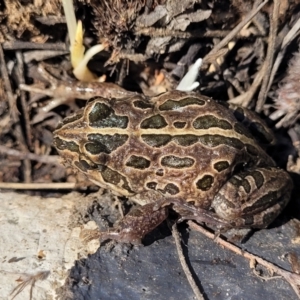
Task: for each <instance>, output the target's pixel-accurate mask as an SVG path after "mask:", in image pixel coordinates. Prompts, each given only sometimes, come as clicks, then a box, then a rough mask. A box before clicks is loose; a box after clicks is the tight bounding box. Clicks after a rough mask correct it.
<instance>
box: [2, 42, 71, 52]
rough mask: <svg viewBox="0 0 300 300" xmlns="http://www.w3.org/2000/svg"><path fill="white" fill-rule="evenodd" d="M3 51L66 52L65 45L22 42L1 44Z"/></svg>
mask: <svg viewBox="0 0 300 300" xmlns="http://www.w3.org/2000/svg"><path fill="white" fill-rule="evenodd" d="M2 47H3V49H4V50H28V49H39V50H56V51H68V49H67V47H66V44H65V43H45V44H40V43H33V42H22V41H12V42H5V43H3V44H2Z"/></svg>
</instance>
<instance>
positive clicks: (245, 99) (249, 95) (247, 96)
mask: <svg viewBox="0 0 300 300" xmlns="http://www.w3.org/2000/svg"><path fill="white" fill-rule="evenodd" d="M266 68H267V62H266V61H265V62H264V63H263V65H262V67H261V69H260V70H259V71H258V73H257V74H256V76H255V79H254V80H253V83H252V85H251V87H250V88H249V89H248V91H247V92H246V93H244V94H241V95H239V96H237V97H235V98H232V99H230V100H229V101H228V102H230V103H234V104H238V105H241V106H244V107H248V105H249V104H250V102H251V101H252V99H253V96H254V94H255V93H256V91H257V89H258V88H259V86H260V83H261V81H262V79H263V75H264V74H265V69H266Z"/></svg>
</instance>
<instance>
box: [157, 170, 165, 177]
mask: <svg viewBox="0 0 300 300" xmlns="http://www.w3.org/2000/svg"><path fill="white" fill-rule="evenodd" d="M155 174H156V175H157V176H164V169H158V170H157V171H156V173H155Z"/></svg>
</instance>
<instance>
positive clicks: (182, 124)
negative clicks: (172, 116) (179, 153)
mask: <svg viewBox="0 0 300 300" xmlns="http://www.w3.org/2000/svg"><path fill="white" fill-rule="evenodd" d="M173 126H174V127H175V128H179V129H181V128H184V127H185V126H186V122H174V123H173Z"/></svg>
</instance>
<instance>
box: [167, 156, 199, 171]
mask: <svg viewBox="0 0 300 300" xmlns="http://www.w3.org/2000/svg"><path fill="white" fill-rule="evenodd" d="M194 162H195V160H194V159H192V158H190V157H178V156H174V155H168V156H165V157H163V158H162V160H161V164H162V166H165V167H169V168H175V169H182V168H188V167H191V166H192V165H193V164H194Z"/></svg>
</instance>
